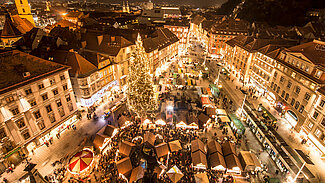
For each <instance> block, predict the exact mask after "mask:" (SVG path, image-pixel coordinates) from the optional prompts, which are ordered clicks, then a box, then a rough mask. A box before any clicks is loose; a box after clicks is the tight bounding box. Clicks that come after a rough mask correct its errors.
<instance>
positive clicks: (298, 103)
mask: <svg viewBox="0 0 325 183" xmlns="http://www.w3.org/2000/svg"><path fill="white" fill-rule="evenodd" d="M299 105H300V102H298V101H297V102H296V105H295V109H298V108H299Z"/></svg>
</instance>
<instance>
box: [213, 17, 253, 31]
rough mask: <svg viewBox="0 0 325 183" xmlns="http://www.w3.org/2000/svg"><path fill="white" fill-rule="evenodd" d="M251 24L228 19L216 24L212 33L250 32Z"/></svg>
mask: <svg viewBox="0 0 325 183" xmlns="http://www.w3.org/2000/svg"><path fill="white" fill-rule="evenodd" d="M248 26H249V23H248V22H246V21H244V20H239V19H233V18H226V19H223V20H222V21H221V22H220V23H218V22H217V23H215V24H214V25H213V27H212V28H211V29H212V31H243V32H247V31H248Z"/></svg>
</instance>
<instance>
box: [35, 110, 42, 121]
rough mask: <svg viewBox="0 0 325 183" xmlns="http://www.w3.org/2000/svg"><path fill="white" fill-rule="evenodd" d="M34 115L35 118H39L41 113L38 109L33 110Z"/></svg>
mask: <svg viewBox="0 0 325 183" xmlns="http://www.w3.org/2000/svg"><path fill="white" fill-rule="evenodd" d="M34 116H35V118H36V119H39V118H40V117H42V116H41V113H40V112H39V111H36V112H34Z"/></svg>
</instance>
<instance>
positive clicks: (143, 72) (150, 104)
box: [127, 35, 157, 119]
mask: <svg viewBox="0 0 325 183" xmlns="http://www.w3.org/2000/svg"><path fill="white" fill-rule="evenodd" d="M127 84H128V89H127V99H128V100H127V102H128V107H129V109H130V110H131V111H133V112H135V113H136V114H137V115H138V117H141V118H142V119H144V118H146V117H149V116H151V117H152V114H153V112H154V111H155V110H157V102H156V100H155V99H154V91H153V81H152V76H151V75H150V69H149V59H148V58H147V55H146V52H145V50H144V47H143V45H142V40H141V37H140V35H138V38H137V40H136V48H135V51H134V52H133V53H132V56H131V59H130V65H129V75H128V80H127Z"/></svg>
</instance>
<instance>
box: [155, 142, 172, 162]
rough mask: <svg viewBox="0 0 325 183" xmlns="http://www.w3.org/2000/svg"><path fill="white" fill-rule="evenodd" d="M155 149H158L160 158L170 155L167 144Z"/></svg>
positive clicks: (157, 152)
mask: <svg viewBox="0 0 325 183" xmlns="http://www.w3.org/2000/svg"><path fill="white" fill-rule="evenodd" d="M155 148H156V154H157V157H158V158H160V157H163V156H167V155H168V153H169V149H168V144H167V143H165V142H163V143H161V144H159V145H157V146H155Z"/></svg>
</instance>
